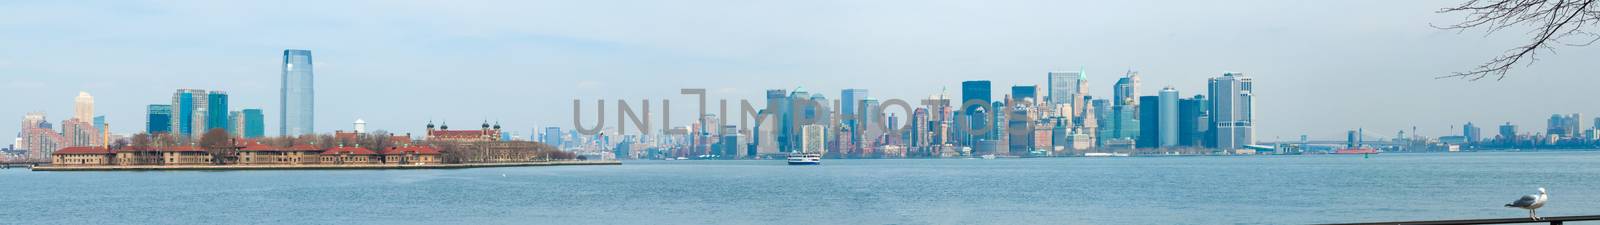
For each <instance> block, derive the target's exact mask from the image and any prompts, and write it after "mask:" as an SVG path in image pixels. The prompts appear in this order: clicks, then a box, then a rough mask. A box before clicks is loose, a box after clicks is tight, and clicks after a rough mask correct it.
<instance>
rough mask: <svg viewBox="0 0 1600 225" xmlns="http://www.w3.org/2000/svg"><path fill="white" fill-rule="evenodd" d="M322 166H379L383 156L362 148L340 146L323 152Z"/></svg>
mask: <svg viewBox="0 0 1600 225" xmlns="http://www.w3.org/2000/svg"><path fill="white" fill-rule="evenodd" d="M321 162H322V164H379V163H383V155H382V154H378V152H374V151H372V150H371V149H367V148H362V147H345V146H339V147H335V148H331V149H328V150H326V151H322V159H321Z"/></svg>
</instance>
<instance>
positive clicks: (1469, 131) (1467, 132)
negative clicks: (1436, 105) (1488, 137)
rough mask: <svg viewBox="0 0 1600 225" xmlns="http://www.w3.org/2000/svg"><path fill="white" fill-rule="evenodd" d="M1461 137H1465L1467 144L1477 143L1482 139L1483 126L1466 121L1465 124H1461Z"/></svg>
mask: <svg viewBox="0 0 1600 225" xmlns="http://www.w3.org/2000/svg"><path fill="white" fill-rule="evenodd" d="M1461 137H1465V138H1467V143H1468V144H1477V143H1478V141H1481V140H1483V128H1480V127H1478V126H1477V125H1473V124H1472V122H1467V124H1466V125H1461Z"/></svg>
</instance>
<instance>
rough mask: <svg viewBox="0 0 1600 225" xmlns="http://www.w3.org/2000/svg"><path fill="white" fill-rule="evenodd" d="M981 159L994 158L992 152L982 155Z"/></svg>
mask: <svg viewBox="0 0 1600 225" xmlns="http://www.w3.org/2000/svg"><path fill="white" fill-rule="evenodd" d="M983 159H994V154H987V155H983Z"/></svg>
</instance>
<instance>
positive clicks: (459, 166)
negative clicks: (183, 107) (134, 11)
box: [32, 160, 622, 171]
mask: <svg viewBox="0 0 1600 225" xmlns="http://www.w3.org/2000/svg"><path fill="white" fill-rule="evenodd" d="M601 165H622V161H616V160H596V161H545V162H514V163H463V164H430V165H393V164H358V165H337V164H334V165H141V166H50V165H42V166H37V167H33V168H32V170H33V171H162V170H174V171H186V170H187V171H196V170H198V171H229V170H403V169H467V168H487V167H525V166H601Z"/></svg>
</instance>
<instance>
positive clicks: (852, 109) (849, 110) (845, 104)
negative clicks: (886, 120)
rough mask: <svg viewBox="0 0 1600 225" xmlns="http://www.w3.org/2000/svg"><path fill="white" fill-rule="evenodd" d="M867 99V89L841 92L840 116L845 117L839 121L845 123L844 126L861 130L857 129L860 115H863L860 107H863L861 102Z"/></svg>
mask: <svg viewBox="0 0 1600 225" xmlns="http://www.w3.org/2000/svg"><path fill="white" fill-rule="evenodd" d="M867 97H868V96H867V89H844V90H840V91H839V107H838V108H839V115H842V116H843V117H842V118H839V120H840V121H842V122H843V124H844V126H847V127H850V128H851V129H860V128H859V127H856V126H857V125H856V121H858V120H860V116H859V115H861V114H863V113H861V112H859V110H860V109H859V108H860V107H858V106H860V105H861V100H863V99H866V98H867Z"/></svg>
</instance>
